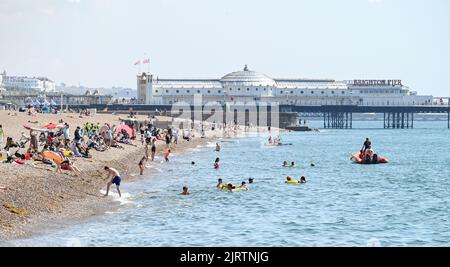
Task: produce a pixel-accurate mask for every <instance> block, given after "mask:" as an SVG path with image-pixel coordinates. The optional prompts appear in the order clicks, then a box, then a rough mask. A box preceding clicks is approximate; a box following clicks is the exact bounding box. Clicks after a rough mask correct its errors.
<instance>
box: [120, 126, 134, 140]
mask: <svg viewBox="0 0 450 267" xmlns="http://www.w3.org/2000/svg"><path fill="white" fill-rule="evenodd" d="M122 130H125V131H126V132H127V133H128V134H129V135H130V137H134V131H133V129H131V128H130V126H128V125H125V124H123V125H119V126H118V127H117V128H116V134H117V133H120V132H121V131H122Z"/></svg>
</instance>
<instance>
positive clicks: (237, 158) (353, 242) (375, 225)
mask: <svg viewBox="0 0 450 267" xmlns="http://www.w3.org/2000/svg"><path fill="white" fill-rule="evenodd" d="M316 124H318V125H317V126H320V122H316ZM380 124H382V122H357V123H355V124H354V126H357V127H361V128H363V129H353V130H323V131H322V132H320V133H294V132H292V133H283V134H282V138H283V141H284V142H288V143H291V142H292V143H293V144H294V145H293V146H284V147H277V148H269V147H266V146H263V145H262V142H263V138H262V137H258V136H250V137H248V138H243V139H239V140H227V141H226V142H224V143H223V144H222V151H221V152H220V153H217V152H215V151H213V145H214V144H210V145H209V146H206V147H200V148H198V149H194V151H192V152H191V153H189V154H184V155H177V154H175V155H174V157H173V159H172V161H171V162H170V163H168V164H166V163H161V164H160V165H158V167H157V169H156V170H153V172H156V173H157V174H158V175H157V177H156V178H152V179H144V180H142V181H137V182H134V183H128V184H127V183H124V184H123V191H124V192H127V193H128V194H129V195H128V194H127V195H126V197H125V201H124V203H123V205H122V206H121V208H120V209H119V211H117V212H114V213H107V214H105V215H104V216H100V217H97V218H93V219H90V220H88V221H86V222H83V223H79V224H76V225H69V226H67V227H63V228H60V229H54V230H51V231H47V232H46V233H44V234H43V235H38V236H35V237H33V238H30V239H24V240H17V241H15V242H14V243H13V245H32V246H41V245H51V246H66V245H82V246H367V245H369V246H377V245H381V246H448V245H450V221H449V220H450V209H449V204H450V196H449V193H450V169H449V166H450V153H449V151H450V140H449V137H450V130H448V129H446V126H447V125H446V122H426V123H425V122H423V123H419V122H418V123H416V125H415V127H416V129H413V130H384V129H370V128H372V127H375V126H379V125H380ZM365 137H370V138H371V139H372V143H373V146H374V149H375V151H376V152H377V153H379V154H380V155H383V156H386V157H388V158H389V159H390V160H391V163H390V164H387V165H370V166H369V165H367V166H364V165H363V166H361V165H356V164H352V163H351V162H350V160H349V158H350V156H351V154H352V153H353V152H355V151H356V150H358V149H359V148H360V147H361V144H362V142H363V141H364V138H365ZM217 156H219V157H220V158H221V162H222V166H221V168H220V169H219V170H214V169H213V167H212V164H213V162H214V159H215V158H216V157H217ZM160 160H161V159H160ZM283 160H288V161H295V162H296V163H297V165H298V166H297V168H282V167H281V163H282V162H283ZM191 161H195V162H196V163H197V164H196V165H195V166H192V165H190V162H191ZM311 162H314V163H315V165H316V166H315V167H311V166H310V163H311ZM149 171H150V170H147V172H149ZM287 175H292V176H294V177H295V178H298V177H299V176H301V175H304V176H306V178H307V184H305V185H286V184H284V177H285V176H287ZM250 176H251V177H254V178H255V183H254V184H251V185H250V191H248V192H235V193H229V192H223V191H218V190H216V189H215V185H216V181H217V178H223V179H225V180H226V181H228V182H233V183H236V184H237V183H240V182H241V181H243V180H247V178H248V177H250ZM184 184H187V185H189V187H190V190H191V193H192V194H191V195H190V196H181V195H179V193H180V192H181V187H182V186H183V185H184Z"/></svg>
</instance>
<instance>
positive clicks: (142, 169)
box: [138, 156, 148, 175]
mask: <svg viewBox="0 0 450 267" xmlns="http://www.w3.org/2000/svg"><path fill="white" fill-rule="evenodd" d="M147 159H148V158H147V156H143V157H142V159H141V160H140V161H139V164H138V166H139V169H140V174H141V175H143V174H144V162H145V161H147Z"/></svg>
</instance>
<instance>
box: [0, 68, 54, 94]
mask: <svg viewBox="0 0 450 267" xmlns="http://www.w3.org/2000/svg"><path fill="white" fill-rule="evenodd" d="M1 76H2V78H1V79H2V80H3V87H4V88H5V89H8V90H24V91H40V92H55V88H56V85H55V82H54V81H52V80H50V79H48V78H45V77H25V76H8V75H6V72H3V73H2V75H1Z"/></svg>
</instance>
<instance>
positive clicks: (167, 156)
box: [164, 149, 170, 162]
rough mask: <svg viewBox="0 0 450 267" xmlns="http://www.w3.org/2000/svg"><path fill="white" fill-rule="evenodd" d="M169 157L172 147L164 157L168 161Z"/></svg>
mask: <svg viewBox="0 0 450 267" xmlns="http://www.w3.org/2000/svg"><path fill="white" fill-rule="evenodd" d="M169 157H170V149H169V150H167V152H166V154H165V155H164V159H165V160H166V162H168V161H169Z"/></svg>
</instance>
